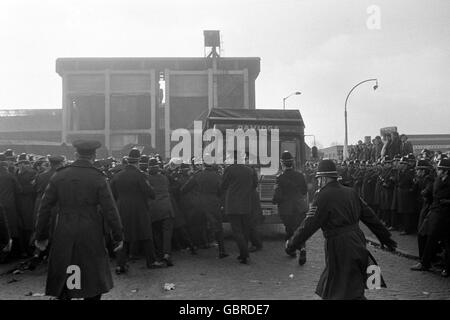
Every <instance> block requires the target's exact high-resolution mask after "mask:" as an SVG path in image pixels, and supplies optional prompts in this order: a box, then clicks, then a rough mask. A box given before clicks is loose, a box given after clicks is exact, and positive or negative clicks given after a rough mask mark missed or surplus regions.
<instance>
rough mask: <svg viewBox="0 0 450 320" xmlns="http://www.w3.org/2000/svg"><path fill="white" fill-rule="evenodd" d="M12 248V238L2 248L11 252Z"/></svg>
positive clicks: (3, 250)
mask: <svg viewBox="0 0 450 320" xmlns="http://www.w3.org/2000/svg"><path fill="white" fill-rule="evenodd" d="M11 248H12V239H9V241H8V244H7V245H6V246H5V247H4V248H3V249H2V252H10V251H11Z"/></svg>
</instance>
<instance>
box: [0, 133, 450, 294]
mask: <svg viewBox="0 0 450 320" xmlns="http://www.w3.org/2000/svg"><path fill="white" fill-rule="evenodd" d="M404 142H406V140H405V141H404ZM100 145H101V144H100V143H99V142H97V141H85V140H79V141H75V142H73V146H74V148H75V149H76V153H75V155H76V160H75V161H73V162H69V161H66V159H65V158H64V157H63V156H47V157H38V156H34V157H33V156H30V155H26V154H20V155H19V156H15V155H14V152H13V151H12V150H6V151H5V152H4V153H1V154H0V258H1V259H2V260H3V261H5V260H6V261H8V260H11V259H17V258H24V257H31V259H30V260H27V262H28V264H27V265H25V266H26V267H27V268H29V269H33V268H35V267H36V265H37V264H39V263H40V262H41V261H42V260H45V259H46V258H47V257H48V275H47V285H46V294H47V295H50V296H55V297H58V298H60V299H70V298H88V299H99V298H100V297H101V295H102V294H104V293H106V292H108V291H109V290H110V289H111V288H112V276H111V273H110V269H109V258H110V257H113V256H115V258H116V269H115V271H116V273H117V274H123V273H126V272H127V270H128V260H129V259H130V257H133V256H136V255H139V254H142V255H144V256H145V259H146V265H147V267H148V268H162V267H169V266H173V264H174V262H173V259H172V252H173V251H174V250H177V249H187V250H188V251H189V252H190V253H192V254H197V252H198V250H199V249H200V248H210V247H212V246H213V245H212V243H214V244H216V245H217V250H218V255H217V257H218V258H220V259H222V258H226V257H228V253H227V250H226V248H225V243H224V239H223V237H224V236H223V229H222V222H223V219H224V217H225V218H226V220H227V221H228V222H230V224H231V229H232V233H233V237H234V239H235V241H236V244H237V247H238V249H239V256H238V261H239V262H240V263H243V264H247V263H248V262H249V257H250V252H254V251H258V250H261V249H262V241H261V238H260V236H259V234H258V229H257V225H258V224H259V223H261V221H262V219H263V216H262V210H261V206H260V201H259V195H258V192H257V189H256V188H257V185H258V177H257V173H256V171H255V169H254V168H253V167H252V166H250V165H248V163H244V164H238V163H239V162H240V161H238V157H239V154H238V153H237V152H235V153H234V162H233V163H232V164H230V165H221V166H219V165H216V164H214V163H213V161H211V159H209V158H208V155H205V157H204V159H193V161H192V163H189V164H187V163H183V162H182V160H181V159H176V158H174V159H171V160H170V161H169V162H168V163H163V161H162V159H161V157H160V156H159V155H152V156H147V155H142V154H141V152H140V151H139V150H138V149H132V150H131V151H130V153H129V155H128V156H127V157H124V158H123V159H122V160H121V162H120V163H118V162H116V161H115V160H114V159H112V158H109V159H103V160H95V155H96V149H98V148H99V147H100ZM388 145H389V143H385V144H384V145H383V147H382V148H381V151H380V157H379V159H377V160H376V161H372V160H370V159H369V160H365V161H363V160H361V159H354V160H350V161H348V162H347V161H344V162H342V163H340V164H338V166H337V167H336V164H335V163H334V162H332V161H330V160H322V161H321V162H320V163H318V164H317V163H308V164H307V165H306V167H305V172H304V173H301V172H298V171H297V170H295V168H294V165H293V163H294V161H293V160H294V159H293V157H292V155H291V154H290V153H289V152H287V151H285V152H283V153H282V155H281V164H282V169H283V170H282V172H280V174H279V175H278V176H277V179H276V188H275V190H274V191H275V192H274V197H273V203H274V204H277V205H278V211H279V215H280V218H281V220H282V222H283V224H284V226H285V228H286V241H287V243H286V248H285V251H286V253H287V254H288V255H289V256H292V257H297V252H298V262H299V264H300V265H302V264H304V263H305V262H306V246H305V242H306V240H307V239H308V238H309V237H310V236H311V235H312V234H313V233H314V232H315V231H316V230H317V229H319V228H321V229H322V230H323V231H324V235H325V237H326V239H327V245H326V246H327V248H328V249H327V252H326V254H327V255H328V259H327V266H326V268H325V271H324V273H323V275H322V278H321V281H320V282H319V285H318V287H317V294H319V295H320V296H321V297H323V298H326V299H332V298H341V299H347V298H351V299H359V298H364V281H363V278H364V277H365V275H364V272H358V273H357V272H356V270H357V269H358V268H359V269H358V270H360V269H361V268H360V267H361V266H360V265H359V266H357V265H355V263H356V264H358V263H359V262H361V263H364V264H369V263H370V261H372V260H374V259H373V258H372V257H370V254H369V253H368V251H367V250H366V249H365V242H364V241H365V240H364V236H363V235H362V233H361V230H360V229H359V227H357V226H356V225H357V222H358V221H359V220H361V221H363V222H364V223H365V224H366V225H368V227H369V228H370V229H371V230H372V232H374V234H375V235H376V236H377V237H378V238H379V239H380V241H381V243H382V244H383V245H385V246H386V247H388V248H390V249H391V250H393V249H394V248H395V247H396V243H395V242H394V241H392V239H391V238H390V237H391V235H390V233H389V230H402V231H403V233H404V234H411V233H416V232H417V233H418V245H419V251H420V257H421V262H420V263H419V264H418V265H416V266H414V267H413V268H412V269H413V270H429V269H431V268H432V266H433V263H436V262H439V261H438V257H439V254H440V252H441V251H442V252H444V268H443V270H442V275H443V276H448V270H449V269H450V237H449V234H450V214H449V210H450V180H449V178H448V173H449V171H450V159H448V158H447V157H446V155H445V154H437V155H433V154H432V153H431V152H429V151H428V150H424V151H423V152H422V154H421V155H420V156H419V158H418V159H416V158H415V157H414V156H413V155H412V153H408V154H405V153H406V152H407V151H410V149H412V148H410V149H409V147H408V148H406V147H405V146H403V147H402V145H400V151H401V153H402V152H403V153H404V155H403V156H401V153H400V154H399V155H394V156H393V157H391V155H390V154H391V153H392V148H394V147H392V145H391V146H390V147H389V146H388ZM394 150H395V151H396V150H397V149H395V148H394ZM402 150H403V151H402ZM195 160H197V161H195ZM199 160H201V161H199ZM338 182H339V183H338ZM336 183H338V184H336ZM339 186H346V187H347V188H341V187H339ZM314 190H318V191H319V192H315V193H314V195H313V196H311V197H310V198H311V199H313V200H312V205H311V206H310V207H309V208H308V202H307V201H306V199H307V194H308V192H311V191H314ZM348 208H352V209H351V210H348ZM343 234H345V235H346V236H345V237H339V239H336V235H343ZM105 240H106V247H107V249H108V250H105ZM369 257H370V259H369ZM330 259H331V260H333V261H334V262H336V261H340V262H339V263H340V264H343V265H346V266H347V267H346V269H342V270H341V269H339V267H338V266H336V265H335V264H333V265H328V263H329V262H330V261H331V260H330ZM355 261H356V262H355ZM358 261H359V262H358ZM70 265H76V266H78V267H79V268H80V270H82V272H83V275H82V277H81V287H80V288H75V289H74V290H72V289H71V290H69V289H68V288H67V286H66V280H67V277H68V274H67V270H66V269H67V267H68V266H70ZM336 268H337V269H336ZM353 269H354V270H353ZM339 270H341V271H342V272H344V273H345V274H350V273H352V274H353V276H352V277H350V278H348V277H346V276H345V274H342V276H338V273H339V272H338V271H339ZM351 270H353V271H351ZM361 270H362V269H361ZM364 271H365V269H364ZM336 272H337V273H336ZM349 283H351V284H352V285H349Z"/></svg>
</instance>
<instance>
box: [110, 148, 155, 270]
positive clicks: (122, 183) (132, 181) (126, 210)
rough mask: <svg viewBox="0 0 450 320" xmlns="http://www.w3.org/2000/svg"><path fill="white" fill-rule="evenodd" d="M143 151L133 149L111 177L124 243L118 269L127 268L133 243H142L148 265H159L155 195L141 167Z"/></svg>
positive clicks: (119, 256)
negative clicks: (153, 207) (153, 209)
mask: <svg viewBox="0 0 450 320" xmlns="http://www.w3.org/2000/svg"><path fill="white" fill-rule="evenodd" d="M139 159H140V151H139V150H138V149H132V150H131V151H130V154H129V156H128V158H127V160H128V161H127V162H128V164H127V165H126V166H125V167H124V168H123V170H122V171H120V172H119V173H117V174H116V175H114V177H113V178H112V180H111V190H112V193H113V195H114V199H116V202H117V207H118V209H119V214H120V219H121V221H122V225H123V233H124V245H123V249H122V250H120V251H119V252H118V254H117V268H116V273H117V274H121V273H124V272H126V271H127V269H128V266H127V260H128V255H129V251H130V247H131V246H132V245H133V244H136V245H138V244H139V245H140V247H141V248H142V249H143V250H144V254H145V258H146V262H147V267H148V268H153V267H159V266H160V263H159V262H157V261H156V260H157V259H156V256H155V247H154V243H153V232H152V219H151V215H150V204H149V202H150V200H151V199H154V198H155V193H154V191H153V188H152V187H151V186H150V183H149V182H148V179H147V176H146V174H145V173H144V172H142V171H141V170H140V169H139V167H138V166H139Z"/></svg>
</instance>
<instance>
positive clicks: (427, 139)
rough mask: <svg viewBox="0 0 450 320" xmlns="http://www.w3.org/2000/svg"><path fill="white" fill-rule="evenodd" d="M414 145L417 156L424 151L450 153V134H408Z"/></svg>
mask: <svg viewBox="0 0 450 320" xmlns="http://www.w3.org/2000/svg"><path fill="white" fill-rule="evenodd" d="M406 135H407V136H408V140H409V141H410V142H411V143H412V145H413V150H414V153H415V154H418V153H420V151H422V150H423V149H428V150H431V151H442V152H447V151H450V134H406Z"/></svg>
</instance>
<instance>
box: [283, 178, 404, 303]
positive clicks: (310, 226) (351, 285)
mask: <svg viewBox="0 0 450 320" xmlns="http://www.w3.org/2000/svg"><path fill="white" fill-rule="evenodd" d="M360 220H361V221H362V222H363V223H364V224H366V225H367V226H368V227H369V229H370V230H371V231H372V232H373V233H374V234H375V235H376V236H377V237H378V238H379V240H380V242H381V243H382V244H386V245H391V246H394V245H395V242H393V241H392V240H391V238H390V233H389V231H388V230H387V229H386V227H384V226H383V224H382V223H381V222H380V220H379V219H378V218H377V217H376V216H375V214H374V212H373V210H372V209H370V208H369V207H368V206H367V204H366V203H365V202H364V200H362V199H361V198H360V197H359V196H358V195H357V193H356V191H355V190H354V189H353V188H349V187H345V186H342V185H341V184H339V183H338V182H336V181H335V182H330V183H329V184H327V185H326V186H325V187H323V188H322V189H320V190H319V191H318V192H317V193H316V195H315V196H314V200H313V203H312V206H311V208H310V210H309V211H308V213H307V216H306V218H305V220H303V222H302V224H301V225H300V227H299V228H298V229H297V230H296V231H295V233H294V235H293V236H292V238H291V239H290V240H289V242H288V248H289V249H300V245H301V244H302V243H304V242H305V241H306V240H308V239H309V238H310V237H311V236H312V235H313V234H314V233H315V232H316V231H317V230H318V229H319V228H321V229H322V231H323V234H324V237H325V270H324V271H323V273H322V275H321V277H320V280H319V283H318V285H317V289H316V293H317V294H318V295H319V296H320V297H322V298H323V299H358V298H362V297H363V296H364V288H365V286H366V277H367V273H366V272H367V267H368V264H369V252H368V251H367V249H366V239H365V237H364V234H363V232H362V231H361V229H360V228H359V221H360Z"/></svg>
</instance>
